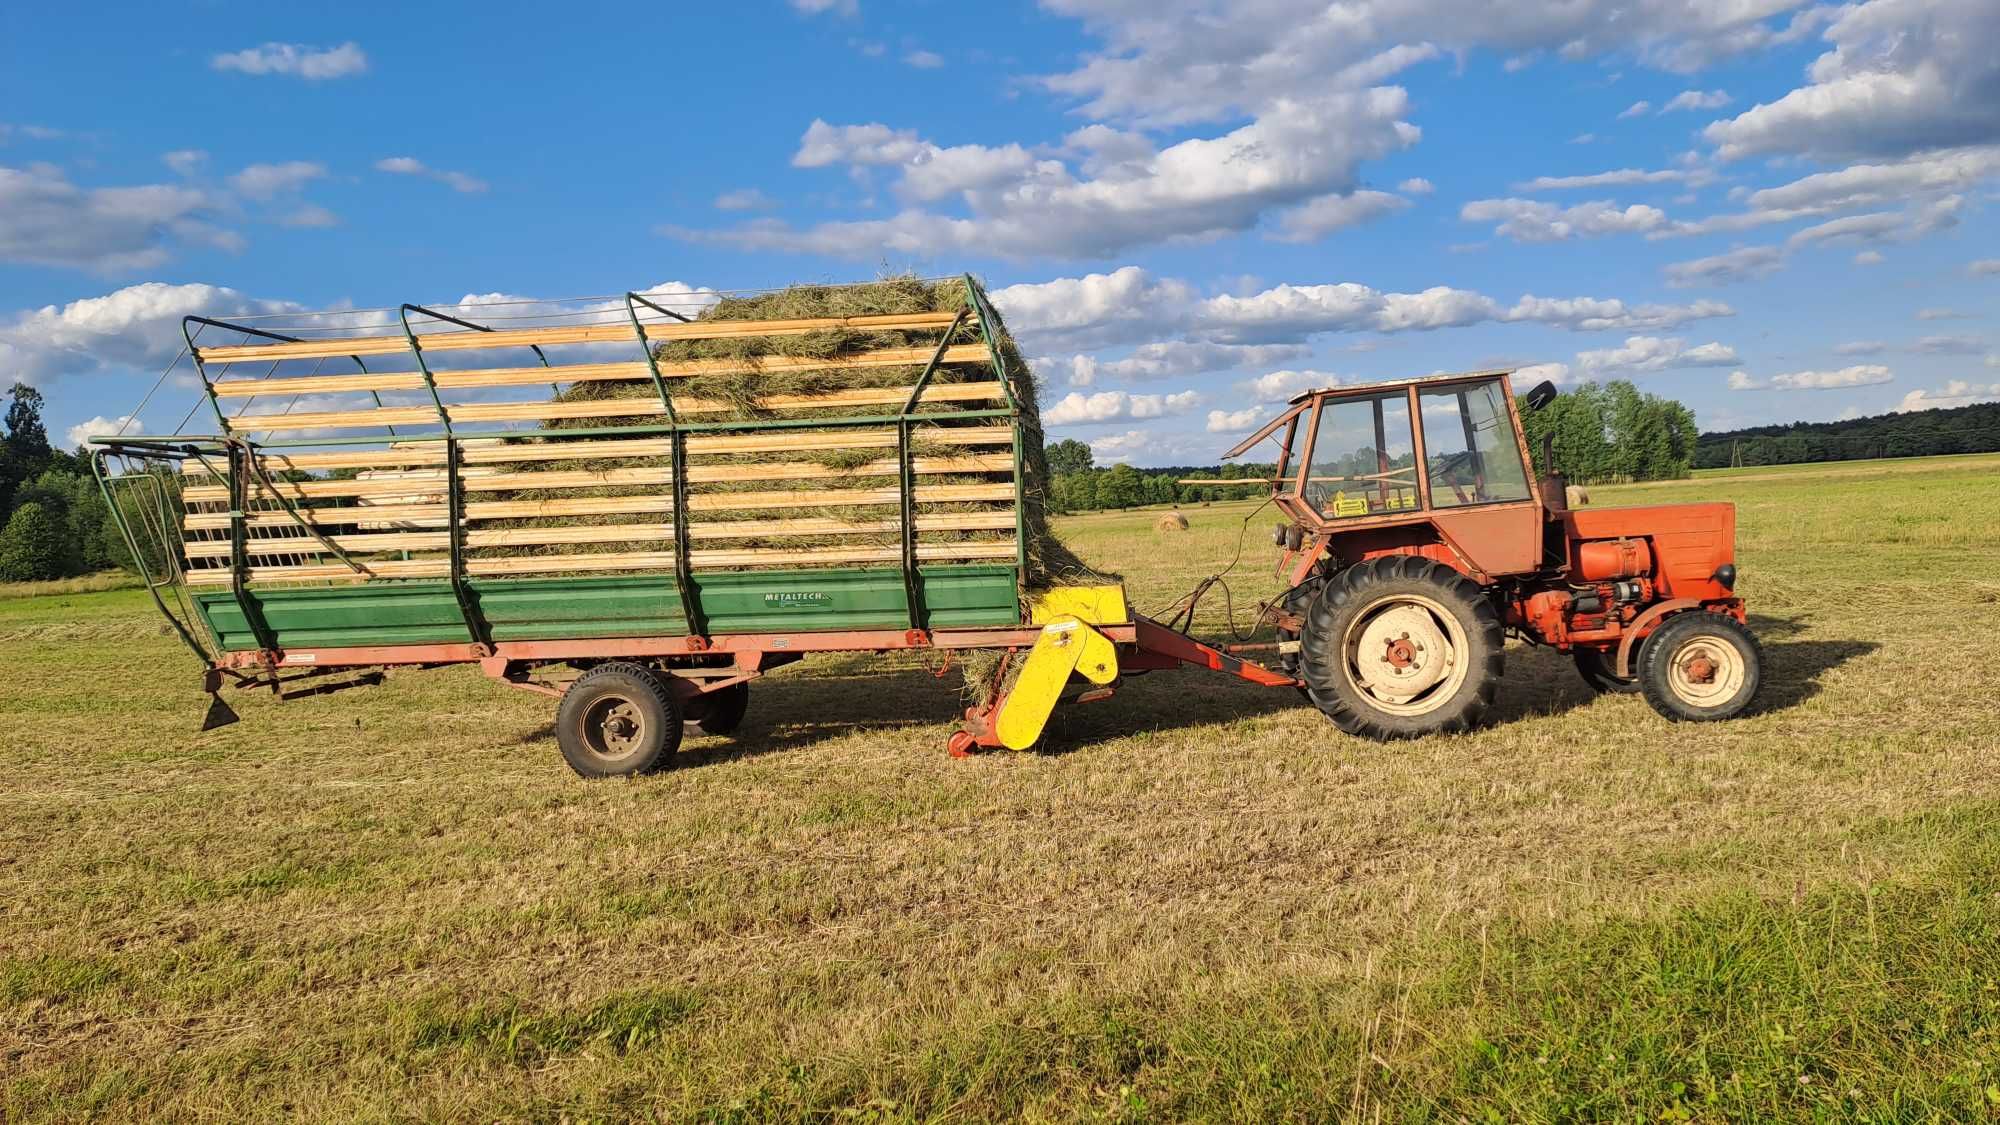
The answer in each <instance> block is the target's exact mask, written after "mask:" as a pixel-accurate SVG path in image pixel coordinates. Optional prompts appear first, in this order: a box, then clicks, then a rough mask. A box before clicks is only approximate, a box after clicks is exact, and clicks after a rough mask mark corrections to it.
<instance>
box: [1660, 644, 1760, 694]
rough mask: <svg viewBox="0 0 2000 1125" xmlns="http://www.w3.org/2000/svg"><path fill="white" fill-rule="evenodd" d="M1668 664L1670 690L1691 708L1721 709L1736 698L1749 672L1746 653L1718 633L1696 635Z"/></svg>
mask: <svg viewBox="0 0 2000 1125" xmlns="http://www.w3.org/2000/svg"><path fill="white" fill-rule="evenodd" d="M1667 660H1668V662H1667V689H1668V690H1669V691H1672V692H1673V693H1674V696H1675V698H1677V699H1679V700H1680V701H1681V702H1683V703H1685V704H1687V705H1688V706H1690V707H1703V708H1707V707H1719V706H1721V705H1722V704H1724V703H1727V702H1729V701H1730V700H1731V699H1734V698H1736V693H1737V692H1738V691H1741V690H1742V688H1743V680H1744V677H1745V676H1746V674H1747V668H1748V664H1747V662H1746V661H1745V660H1744V659H1743V651H1742V650H1741V649H1739V648H1737V647H1736V644H1735V642H1734V641H1731V640H1730V639H1729V638H1728V637H1725V636H1722V635H1721V634H1719V633H1696V634H1695V635H1694V636H1691V637H1689V638H1687V639H1686V640H1684V641H1682V642H1681V643H1680V644H1679V645H1677V646H1675V648H1674V651H1673V653H1672V654H1671V655H1669V657H1668V658H1667Z"/></svg>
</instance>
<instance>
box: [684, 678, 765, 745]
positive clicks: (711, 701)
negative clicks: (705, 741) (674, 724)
mask: <svg viewBox="0 0 2000 1125" xmlns="http://www.w3.org/2000/svg"><path fill="white" fill-rule="evenodd" d="M688 703H689V707H688V721H689V722H690V723H693V724H694V727H695V729H696V730H698V731H700V732H701V733H703V734H717V735H720V734H729V733H731V732H733V731H735V729H736V728H737V727H739V726H742V725H743V713H744V712H745V711H747V710H749V708H750V685H749V684H747V683H741V684H730V685H729V686H728V687H726V688H718V689H716V690H715V691H708V692H703V693H702V694H700V695H697V696H695V697H694V698H693V699H690V700H689V701H688Z"/></svg>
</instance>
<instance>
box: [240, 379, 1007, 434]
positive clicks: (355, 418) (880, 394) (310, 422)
mask: <svg viewBox="0 0 2000 1125" xmlns="http://www.w3.org/2000/svg"><path fill="white" fill-rule="evenodd" d="M910 391H911V388H909V387H863V388H856V389H854V390H845V391H828V392H825V393H824V394H816V395H760V396H758V397H757V398H756V399H755V400H754V402H755V403H756V405H757V407H758V409H761V410H820V409H826V408H830V407H844V406H898V405H901V404H902V403H903V402H904V401H906V400H907V399H908V398H909V397H910ZM1004 397H1005V394H1004V392H1003V390H1002V388H1001V385H1000V384H999V383H998V382H997V381H994V382H978V383H931V384H929V385H927V386H926V387H924V394H923V398H922V399H920V400H919V401H921V402H926V403H935V402H987V401H999V400H1001V399H1003V398H1004ZM735 409H737V404H736V403H733V402H725V401H723V400H721V399H676V400H674V410H675V412H676V413H679V414H722V413H726V412H728V411H732V410H735ZM445 413H446V414H447V415H449V416H450V418H451V420H452V422H453V423H460V422H534V421H541V420H545V419H559V418H657V417H662V416H664V415H665V414H666V410H665V409H664V408H663V407H661V405H660V404H659V403H658V402H655V401H653V400H651V399H646V398H601V399H591V400H586V401H580V402H465V403H448V404H446V406H445ZM436 424H437V411H435V410H433V409H431V408H430V407H428V406H385V407H378V408H376V409H373V410H333V411H319V412H314V413H309V414H236V415H232V416H231V417H230V419H229V426H230V428H231V429H233V430H236V431H238V432H243V433H274V432H277V431H280V430H343V429H364V428H372V427H379V426H432V425H436Z"/></svg>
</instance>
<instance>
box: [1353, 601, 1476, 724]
mask: <svg viewBox="0 0 2000 1125" xmlns="http://www.w3.org/2000/svg"><path fill="white" fill-rule="evenodd" d="M1341 647H1342V653H1343V659H1342V662H1341V663H1342V666H1343V668H1344V670H1345V672H1346V675H1347V681H1348V683H1349V684H1350V685H1352V686H1353V688H1354V690H1355V692H1356V693H1357V694H1359V695H1360V697H1361V699H1362V700H1363V701H1364V702H1366V703H1367V704H1368V705H1369V706H1370V707H1372V708H1374V709H1376V710H1378V711H1381V712H1383V713H1385V714H1389V715H1404V716H1409V715H1428V714H1430V713H1431V712H1432V711H1435V710H1437V709H1438V708H1440V707H1442V706H1444V705H1445V704H1446V703H1447V702H1449V701H1450V700H1451V698H1452V697H1453V696H1454V695H1457V694H1458V689H1459V687H1460V686H1461V685H1463V684H1464V683H1465V677H1466V673H1467V671H1468V669H1467V667H1466V654H1467V652H1468V651H1469V650H1470V646H1469V645H1468V643H1467V642H1466V637H1465V630H1464V628H1462V627H1461V626H1460V625H1459V623H1458V619H1457V618H1456V617H1454V616H1452V614H1451V613H1450V611H1448V610H1446V609H1445V608H1444V606H1443V605H1441V604H1440V603H1438V602H1436V601H1434V600H1432V599H1430V598H1427V597H1424V596H1423V595H1421V594H1390V595H1387V596H1385V597H1382V598H1378V599H1376V600H1375V601H1373V602H1370V603H1369V604H1368V605H1366V606H1364V607H1362V610H1361V612H1360V613H1357V614H1355V615H1354V620H1353V622H1352V623H1351V624H1349V625H1348V627H1347V636H1346V637H1345V638H1343V643H1342V646H1341Z"/></svg>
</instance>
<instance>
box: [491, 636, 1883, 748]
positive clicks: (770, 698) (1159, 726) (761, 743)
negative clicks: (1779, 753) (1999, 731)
mask: <svg viewBox="0 0 2000 1125" xmlns="http://www.w3.org/2000/svg"><path fill="white" fill-rule="evenodd" d="M1750 624H1751V627H1752V628H1753V629H1755V630H1756V632H1757V635H1758V637H1759V639H1760V640H1761V641H1762V643H1763V648H1764V654H1765V671H1764V686H1763V689H1762V691H1761V692H1760V693H1759V695H1758V698H1757V701H1756V703H1754V704H1753V705H1752V707H1751V709H1750V710H1749V711H1748V712H1747V713H1746V714H1747V715H1760V714H1767V713H1771V712H1775V711H1783V710H1786V709H1788V708H1791V707H1795V706H1797V705H1799V704H1800V703H1803V702H1804V701H1806V700H1808V699H1811V698H1812V697H1814V696H1816V695H1818V694H1819V693H1820V692H1821V691H1822V690H1824V689H1823V686H1822V680H1823V678H1824V677H1825V675H1826V674H1827V673H1828V672H1830V671H1832V670H1834V669H1836V668H1839V667H1840V666H1842V665H1844V664H1846V663H1847V662H1849V661H1851V660H1855V659H1857V658H1860V657H1863V656H1867V655H1868V654H1870V653H1872V652H1875V651H1876V650H1877V649H1879V648H1880V647H1881V646H1880V645H1879V644H1877V643H1875V642H1873V641H1865V640H1804V639H1795V638H1800V637H1801V636H1802V635H1804V634H1806V633H1808V632H1810V630H1811V623H1810V621H1809V619H1806V618H1803V617H1791V618H1780V617H1753V618H1751V622H1750ZM1596 698H1597V695H1596V693H1595V692H1594V691H1592V690H1591V688H1590V687H1589V686H1588V685H1586V684H1585V683H1584V682H1583V679H1582V678H1581V677H1580V676H1579V675H1578V674H1577V671H1576V667H1575V664H1574V662H1573V661H1572V660H1571V658H1570V657H1569V656H1567V655H1565V654H1563V653H1559V652H1554V651H1551V650H1548V649H1541V648H1533V647H1529V646H1526V645H1520V644H1514V645H1510V646H1509V647H1508V649H1507V673H1506V676H1505V677H1504V678H1502V680H1501V682H1500V688H1499V691H1498V694H1497V695H1496V696H1495V699H1494V704H1493V707H1492V709H1491V710H1490V711H1488V713H1487V725H1488V726H1505V725H1508V724H1512V723H1516V722H1522V721H1527V720H1533V719H1537V718H1544V717H1548V716H1554V715H1560V714H1563V713H1565V712H1568V711H1571V710H1574V709H1576V708H1578V707H1583V706H1586V705H1588V704H1590V703H1592V702H1593V701H1594V700H1595V699H1596ZM1631 702H1632V705H1633V706H1636V707H1644V706H1645V704H1644V703H1643V702H1641V701H1639V700H1637V699H1633V700H1632V701H1631ZM965 705H966V701H965V700H964V698H963V697H962V695H961V691H960V680H959V677H958V676H957V674H956V673H953V674H950V675H947V676H944V677H939V676H936V675H932V674H930V673H928V672H925V671H923V670H922V669H917V668H903V669H896V670H893V671H883V672H866V671H856V672H842V673H836V674H826V673H825V672H821V673H819V674H808V675H780V676H774V677H770V678H768V679H764V680H761V681H759V682H758V683H757V684H756V685H755V687H754V688H753V689H752V692H751V703H750V710H749V713H748V714H747V715H746V716H745V717H744V720H743V725H742V727H740V728H739V729H738V730H737V731H736V732H735V733H734V734H732V735H729V736H726V737H715V736H705V735H702V734H700V733H699V732H698V731H696V730H695V729H694V728H692V727H690V728H689V731H688V737H687V741H686V742H684V743H683V745H682V751H681V753H680V755H678V761H677V767H686V766H705V765H713V764H718V763H722V762H729V761H736V760H739V759H745V758H754V757H758V756H761V755H764V754H775V753H782V752H785V751H789V750H798V749H804V748H807V747H814V746H822V745H825V744H826V743H828V742H831V741H833V740H835V739H839V738H843V737H846V736H850V735H855V734H880V733H892V732H898V731H903V732H908V740H907V741H908V749H910V750H911V751H912V752H929V751H940V750H942V749H943V742H944V737H945V733H946V731H948V729H949V725H950V724H951V723H952V722H953V721H954V720H955V719H956V718H957V717H958V715H959V714H960V713H961V712H962V711H963V709H964V708H965ZM1282 712H1296V713H1297V714H1298V715H1299V716H1300V717H1301V718H1313V719H1315V720H1316V719H1317V716H1316V714H1315V713H1314V712H1313V710H1312V704H1311V703H1309V702H1308V701H1306V700H1305V699H1304V697H1303V696H1302V695H1301V694H1300V693H1299V692H1297V691H1296V690H1294V689H1291V688H1267V687H1259V686H1256V685H1254V684H1250V683H1246V682H1244V681H1241V680H1236V679H1233V678H1230V677H1226V676H1221V675H1216V674H1214V673H1210V672H1203V671H1200V670H1196V669H1182V670H1178V671H1170V672H1154V673H1148V674H1145V675H1135V676H1129V677H1127V678H1126V679H1125V681H1123V682H1122V683H1121V684H1120V686H1119V690H1118V692H1117V694H1116V695H1115V696H1113V697H1112V698H1111V699H1109V700H1107V701H1105V702H1102V703H1096V704H1088V705H1079V704H1076V703H1072V702H1068V701H1065V702H1064V703H1061V704H1059V705H1058V706H1057V708H1056V712H1055V715H1054V716H1053V717H1052V718H1051V720H1050V722H1049V729H1048V734H1047V735H1046V737H1045V738H1044V739H1043V741H1042V743H1041V744H1040V746H1039V747H1038V748H1037V752H1038V753H1041V754H1047V755H1062V754H1068V753H1070V752H1072V751H1075V750H1081V749H1085V748H1088V747H1090V746H1092V745H1095V744H1098V743H1102V742H1107V741H1110V740H1113V739H1118V738H1129V737H1135V736H1146V735H1151V734H1157V733H1161V732H1166V731H1186V730H1189V729H1192V728H1200V727H1219V726H1224V725H1227V724H1230V723H1233V722H1238V721H1241V720H1244V719H1249V718H1257V717H1262V716H1268V715H1276V714H1279V713H1282ZM554 737H555V730H554V727H553V725H549V724H545V725H543V726H541V727H540V728H538V729H536V730H534V731H530V732H526V733H524V734H523V735H522V736H521V738H520V739H518V740H517V741H518V744H527V743H531V742H542V741H546V740H548V739H552V738H554ZM1329 737H1332V735H1329Z"/></svg>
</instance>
